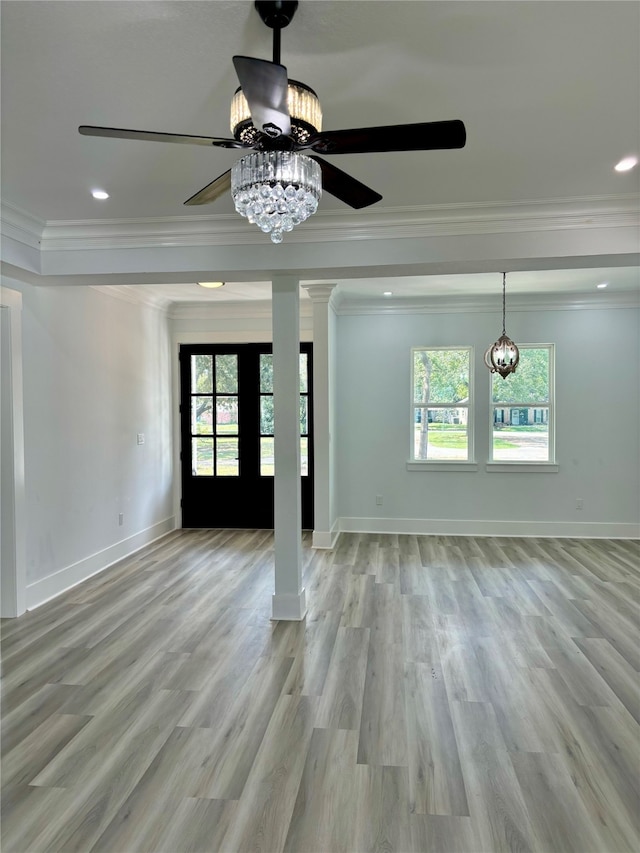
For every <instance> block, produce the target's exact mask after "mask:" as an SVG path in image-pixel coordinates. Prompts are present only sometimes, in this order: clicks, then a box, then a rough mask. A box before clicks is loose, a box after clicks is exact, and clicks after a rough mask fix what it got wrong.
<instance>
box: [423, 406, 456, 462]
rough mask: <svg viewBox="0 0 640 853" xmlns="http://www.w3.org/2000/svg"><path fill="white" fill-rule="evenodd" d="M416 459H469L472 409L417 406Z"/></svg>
mask: <svg viewBox="0 0 640 853" xmlns="http://www.w3.org/2000/svg"><path fill="white" fill-rule="evenodd" d="M414 411H415V424H414V427H415V433H414V442H415V444H414V453H415V456H414V458H415V459H433V460H449V459H455V460H467V459H468V458H469V439H468V435H467V418H468V415H469V411H468V409H427V408H422V407H416V409H415V410H414Z"/></svg>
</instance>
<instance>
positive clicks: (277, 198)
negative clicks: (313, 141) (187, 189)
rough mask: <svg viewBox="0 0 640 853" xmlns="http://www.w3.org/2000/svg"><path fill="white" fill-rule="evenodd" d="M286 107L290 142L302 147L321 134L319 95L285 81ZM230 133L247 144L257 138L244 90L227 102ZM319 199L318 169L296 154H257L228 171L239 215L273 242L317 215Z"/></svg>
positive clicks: (314, 163) (278, 241)
mask: <svg viewBox="0 0 640 853" xmlns="http://www.w3.org/2000/svg"><path fill="white" fill-rule="evenodd" d="M287 106H288V108H289V116H290V118H291V137H292V138H293V139H295V141H296V142H298V143H300V144H301V145H304V144H305V143H306V141H307V140H308V139H309V137H310V136H311V135H312V134H314V133H318V132H319V131H320V130H321V129H322V110H321V109H320V102H319V101H318V98H317V95H316V93H315V92H314V91H313V89H310V88H309V87H308V86H305V85H304V83H298V82H297V81H296V80H289V85H288V90H287ZM231 132H232V133H233V135H234V137H235V138H236V139H238V140H240V141H241V142H245V143H250V144H253V143H254V142H255V141H256V140H257V139H258V138H259V133H258V130H257V129H256V127H255V126H254V124H253V122H252V120H251V113H250V111H249V104H248V103H247V99H246V98H245V96H244V93H243V92H242V89H238V90H237V91H236V93H235V95H234V96H233V101H232V102H231ZM321 195H322V172H321V169H320V165H319V164H318V163H317V162H316V161H315V160H312V159H311V157H307V156H305V155H304V154H299V153H297V152H295V151H285V150H283V151H279V150H276V151H256V152H255V153H253V154H249V155H248V156H246V157H243V158H242V159H241V160H238V162H237V163H236V164H235V165H234V166H233V167H232V169H231V196H232V198H233V203H234V205H235V208H236V210H237V212H238V213H239V214H240V216H245V217H246V218H247V219H248V220H249V222H251V223H252V224H255V225H257V226H258V227H259V228H260V229H261V230H262V231H264V232H265V234H270V235H271V240H272V241H273V242H274V243H281V242H282V239H283V234H284V232H286V231H292V230H293V229H294V228H295V226H296V225H299V224H300V223H301V222H304V221H305V219H308V218H309V217H310V216H311V215H312V214H314V213H315V212H316V210H317V209H318V202H319V201H320V196H321Z"/></svg>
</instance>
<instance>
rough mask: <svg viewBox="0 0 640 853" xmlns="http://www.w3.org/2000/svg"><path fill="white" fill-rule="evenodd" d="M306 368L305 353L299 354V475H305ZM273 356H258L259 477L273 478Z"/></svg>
mask: <svg viewBox="0 0 640 853" xmlns="http://www.w3.org/2000/svg"><path fill="white" fill-rule="evenodd" d="M308 375H309V366H308V358H307V353H306V352H301V353H300V474H301V476H302V477H307V476H308V474H309V381H308ZM273 427H274V419H273V355H272V354H271V353H263V354H262V355H261V356H260V476H261V477H273V475H274V471H275V462H274V448H273Z"/></svg>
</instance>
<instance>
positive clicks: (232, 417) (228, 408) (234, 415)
mask: <svg viewBox="0 0 640 853" xmlns="http://www.w3.org/2000/svg"><path fill="white" fill-rule="evenodd" d="M216 432H217V433H218V434H220V433H225V432H226V433H231V434H232V435H237V434H238V398H237V397H216Z"/></svg>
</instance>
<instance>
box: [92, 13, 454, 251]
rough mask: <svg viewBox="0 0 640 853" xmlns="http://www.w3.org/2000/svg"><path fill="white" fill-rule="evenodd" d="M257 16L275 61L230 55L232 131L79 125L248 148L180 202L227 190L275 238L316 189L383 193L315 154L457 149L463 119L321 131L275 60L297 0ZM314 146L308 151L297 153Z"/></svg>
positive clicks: (304, 93)
mask: <svg viewBox="0 0 640 853" xmlns="http://www.w3.org/2000/svg"><path fill="white" fill-rule="evenodd" d="M255 7H256V9H257V11H258V14H259V15H260V17H261V19H262V21H263V22H264V23H265V24H266V26H267V27H270V28H271V29H272V30H273V61H272V62H269V61H267V60H264V59H255V58H253V57H249V56H234V57H233V65H234V67H235V70H236V74H237V75H238V79H239V81H240V87H239V88H238V89H237V90H236V93H235V94H234V97H233V100H232V104H231V131H232V133H233V138H229V139H226V138H222V137H210V136H194V135H190V134H179V133H155V132H153V131H148V130H127V129H124V128H115V127H94V126H91V125H81V126H80V127H79V128H78V130H79V132H80V133H81V134H83V135H85V136H103V137H114V138H119V139H140V140H143V141H155V142H180V143H184V144H187V145H213V146H214V147H218V148H234V149H252V150H253V151H254V152H255V153H254V154H250V155H248V156H245V157H243V158H242V159H240V160H239V161H238V162H237V163H236V164H235V165H234V166H233V168H232V169H229V170H228V171H226V172H224V173H223V174H222V175H220V176H219V177H217V178H216V179H215V180H214V181H212V182H211V183H210V184H207V186H206V187H203V188H202V189H201V190H199V191H198V192H197V193H195V195H192V196H191V197H190V198H188V199H187V201H185V202H184V203H185V204H187V205H198V204H209V203H210V202H213V201H215V200H216V199H217V198H219V197H220V196H221V195H222V194H223V193H225V192H226V191H227V190H229V189H231V194H232V196H233V200H234V204H235V206H236V210H237V211H238V213H240V214H241V215H242V216H246V217H247V218H248V219H249V221H250V222H255V223H256V224H257V225H258V226H259V227H260V228H261V229H262V230H263V231H264V232H265V233H270V234H271V239H272V240H273V242H274V243H279V242H281V241H282V237H283V231H291V230H292V229H293V227H294V226H295V225H297V224H298V223H299V222H302V221H304V220H305V219H306V218H307V217H308V216H310V215H311V214H312V213H315V210H316V208H317V206H318V201H319V198H320V195H321V193H322V190H323V189H324V190H325V192H328V193H330V194H331V195H333V196H335V197H336V198H338V199H340V200H341V201H343V202H344V203H345V204H348V205H349V206H350V207H353V208H356V209H359V208H363V207H368V206H369V205H371V204H375V203H376V202H378V201H380V200H381V199H382V196H381V195H380V194H379V193H377V192H375V190H372V189H370V188H369V187H367V186H365V184H363V183H361V182H360V181H358V180H357V179H356V178H353V177H352V176H351V175H348V174H347V173H346V172H343V171H342V170H341V169H338V168H337V167H336V166H334V165H333V164H332V163H329V162H328V161H327V160H324V159H322V158H320V157H317V156H316V155H317V154H328V155H333V154H360V153H370V152H387V151H428V150H433V149H446V148H462V147H464V144H465V141H466V131H465V126H464V124H463V122H462V121H460V120H457V119H456V120H452V121H434V122H419V123H416V124H396V125H387V126H382V127H363V128H356V129H349V130H329V131H323V130H321V125H322V111H321V108H320V103H319V101H318V97H317V95H316V93H315V92H314V91H313V89H311V88H310V87H309V86H307V85H306V84H304V83H300V82H298V81H296V80H290V79H289V78H288V76H287V69H286V68H285V66H284V65H282V64H281V63H280V41H281V31H282V29H284V28H285V27H287V26H288V25H289V24H290V23H291V20H292V19H293V16H294V14H295V11H296V9H297V7H298V0H255ZM303 152H312V153H308V154H307V153H303Z"/></svg>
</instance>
